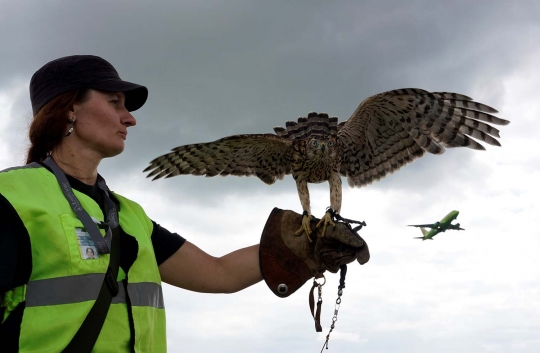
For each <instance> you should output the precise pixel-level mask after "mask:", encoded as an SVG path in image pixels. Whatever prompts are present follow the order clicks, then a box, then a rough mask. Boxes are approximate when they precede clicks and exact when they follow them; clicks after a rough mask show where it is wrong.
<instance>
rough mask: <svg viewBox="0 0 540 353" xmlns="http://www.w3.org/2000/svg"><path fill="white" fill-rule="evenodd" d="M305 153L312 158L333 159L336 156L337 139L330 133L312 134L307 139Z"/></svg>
mask: <svg viewBox="0 0 540 353" xmlns="http://www.w3.org/2000/svg"><path fill="white" fill-rule="evenodd" d="M306 142H307V144H306V153H307V155H308V157H309V158H312V159H334V158H335V157H336V156H337V140H336V138H335V137H334V136H331V135H326V136H325V135H313V136H311V137H309V138H308V139H307V141H306Z"/></svg>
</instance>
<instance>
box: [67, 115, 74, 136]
mask: <svg viewBox="0 0 540 353" xmlns="http://www.w3.org/2000/svg"><path fill="white" fill-rule="evenodd" d="M74 122H75V119H73V120H70V121H69V125H68V126H69V130H68V132H67V134H66V136H65V137H68V136H69V135H71V133H72V132H73V123H74Z"/></svg>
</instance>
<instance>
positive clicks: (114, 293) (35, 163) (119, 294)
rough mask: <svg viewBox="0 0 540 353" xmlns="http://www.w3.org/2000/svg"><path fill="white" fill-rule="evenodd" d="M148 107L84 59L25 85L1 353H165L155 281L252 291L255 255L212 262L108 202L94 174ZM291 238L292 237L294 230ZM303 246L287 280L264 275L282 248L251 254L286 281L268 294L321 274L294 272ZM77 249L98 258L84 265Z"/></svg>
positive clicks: (3, 214) (54, 64)
mask: <svg viewBox="0 0 540 353" xmlns="http://www.w3.org/2000/svg"><path fill="white" fill-rule="evenodd" d="M147 96H148V90H147V89H146V87H144V86H140V85H137V84H134V83H130V82H126V81H122V80H121V79H120V77H119V76H118V73H117V72H116V70H115V69H114V67H113V66H112V65H111V64H110V63H108V62H107V61H105V60H104V59H102V58H99V57H96V56H90V55H84V56H83V55H76V56H69V57H64V58H60V59H57V60H54V61H51V62H50V63H48V64H46V65H45V66H43V67H42V68H41V69H39V70H38V71H37V72H36V73H35V74H34V76H33V77H32V80H31V82H30V99H31V102H32V109H33V113H34V119H33V121H32V124H31V126H30V130H29V137H30V142H31V146H30V149H29V151H28V157H27V165H25V166H23V167H15V168H10V169H7V170H4V171H0V229H1V230H2V231H1V232H0V299H2V301H0V304H1V305H0V319H1V320H2V324H1V325H0V342H1V344H0V347H1V348H2V352H17V351H21V352H27V351H28V352H37V351H39V352H61V351H62V352H90V351H92V349H93V351H94V352H109V351H114V352H164V351H166V338H165V312H164V304H163V297H162V291H161V281H164V282H166V283H169V284H171V285H174V286H177V287H180V288H184V289H188V290H192V291H197V292H206V293H232V292H236V291H239V290H241V289H243V288H246V287H248V286H250V285H252V284H254V283H257V282H259V281H261V280H262V278H263V276H262V274H261V269H260V265H259V245H253V246H250V247H247V248H244V249H240V250H237V251H235V252H232V253H230V254H228V255H225V256H223V257H220V258H217V257H213V256H210V255H208V254H207V253H205V252H204V251H202V250H201V249H199V248H198V247H196V246H195V245H193V244H192V243H190V242H189V241H186V240H185V239H183V238H182V237H181V236H180V235H178V234H176V233H171V232H169V231H168V230H166V229H164V228H163V227H161V226H159V225H158V224H157V223H156V222H154V221H153V220H151V219H149V218H148V217H147V216H146V214H145V213H144V211H143V209H142V208H141V207H140V206H139V205H138V204H136V203H135V202H133V201H131V200H129V199H127V198H125V197H123V196H121V195H118V194H116V193H112V192H110V191H109V189H108V188H107V185H106V183H105V181H104V180H103V178H102V177H101V176H100V175H99V174H98V167H99V164H100V162H101V161H102V160H103V159H104V158H109V157H114V156H116V155H118V154H120V153H121V152H122V151H123V150H124V142H125V140H126V138H127V135H128V128H130V127H133V126H135V125H136V123H137V121H136V120H135V118H134V117H133V115H132V114H131V112H132V111H134V110H137V109H138V108H140V107H141V106H142V105H143V104H144V103H145V102H146V99H147ZM277 228H279V227H277ZM289 228H290V229H291V231H290V232H289V233H290V235H291V236H292V235H293V234H294V231H295V229H296V228H297V224H294V225H291V226H290V227H289ZM279 232H281V231H280V230H279ZM278 238H279V239H281V236H278ZM279 241H281V240H279ZM274 243H275V242H273V243H272V244H274ZM296 243H297V244H302V243H301V242H299V241H296ZM304 245H305V244H304ZM304 245H301V246H302V249H303V251H307V255H304V254H302V255H301V256H300V257H301V259H300V260H298V259H296V257H297V256H298V255H299V252H295V251H293V253H291V255H287V256H292V257H295V259H294V260H291V259H285V260H284V261H285V263H286V264H287V265H286V266H285V267H287V266H290V264H294V266H293V267H295V269H294V270H293V271H292V272H290V273H289V272H288V269H285V268H284V266H277V267H276V266H274V265H275V264H278V265H279V261H274V255H275V253H276V252H279V253H280V256H282V255H283V254H284V251H283V249H286V248H285V245H283V244H281V245H280V246H281V248H279V249H280V250H279V251H277V250H273V249H271V248H272V246H270V247H269V251H265V252H264V254H265V255H264V256H262V255H261V256H262V258H264V259H266V260H263V261H262V263H263V270H262V272H267V271H266V270H264V267H265V265H264V263H265V261H267V262H268V261H269V263H270V264H271V265H272V266H274V268H275V269H274V270H268V271H270V272H271V271H277V272H276V273H275V274H272V276H270V277H272V280H273V281H275V283H276V284H278V283H288V282H287V281H283V280H282V277H283V276H284V275H287V276H289V277H290V278H293V279H294V280H295V281H296V282H295V283H296V284H295V288H294V289H292V290H289V289H288V287H287V286H284V285H283V284H280V286H279V289H278V286H277V285H275V286H274V287H275V288H272V290H273V291H274V293H276V294H278V295H280V296H287V295H288V294H290V293H292V292H293V291H294V290H296V289H297V288H298V287H299V286H301V285H302V284H303V283H304V282H305V281H306V280H307V279H308V278H310V277H311V276H313V275H314V274H316V275H320V274H321V273H322V271H324V268H325V266H324V265H321V262H320V261H315V260H310V261H311V262H310V266H311V267H309V266H307V265H306V263H307V262H306V263H304V260H305V259H308V258H309V259H311V258H312V257H313V256H314V255H313V253H314V251H313V247H312V246H311V245H309V246H307V247H306V246H304ZM313 246H314V245H313ZM287 247H289V245H287ZM289 248H290V247H289ZM85 249H89V250H92V249H96V250H97V253H96V254H89V253H88V251H87V250H86V251H87V252H86V255H88V256H85ZM276 249H277V248H276ZM91 252H92V253H93V251H91ZM343 252H344V251H343V249H342V247H340V248H339V256H340V258H343V254H342V253H343ZM287 254H289V253H287ZM90 255H92V256H90ZM94 255H95V256H94ZM327 257H328V256H327ZM86 258H93V261H84V260H85V259H86ZM353 259H354V252H353V253H352V259H351V256H349V257H348V260H347V261H349V262H350V261H352V260H353ZM280 261H281V260H280ZM295 261H296V262H295ZM334 265H335V264H334ZM338 265H339V264H338ZM308 267H309V268H308ZM296 269H299V271H300V272H302V276H300V275H297V274H295V273H294V272H295V270H296ZM265 278H266V274H265ZM299 278H301V280H299ZM267 283H268V280H267ZM283 288H285V289H283ZM290 288H292V286H291V287H290ZM287 291H288V293H287Z"/></svg>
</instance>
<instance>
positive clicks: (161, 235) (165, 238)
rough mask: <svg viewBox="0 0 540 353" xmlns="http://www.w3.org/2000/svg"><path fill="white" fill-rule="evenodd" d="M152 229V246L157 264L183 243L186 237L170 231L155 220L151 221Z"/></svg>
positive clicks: (162, 261)
mask: <svg viewBox="0 0 540 353" xmlns="http://www.w3.org/2000/svg"><path fill="white" fill-rule="evenodd" d="M152 223H153V224H154V229H153V231H152V246H153V247H154V253H155V254H156V261H157V264H158V266H159V265H161V264H162V263H164V262H165V260H167V259H168V258H169V257H171V255H172V254H174V253H175V252H176V251H178V249H180V247H181V246H182V245H184V243H185V242H186V239H184V238H183V237H181V236H180V235H178V234H176V233H171V232H169V231H168V230H167V229H165V228H163V227H162V226H160V225H159V224H157V223H156V222H154V221H152Z"/></svg>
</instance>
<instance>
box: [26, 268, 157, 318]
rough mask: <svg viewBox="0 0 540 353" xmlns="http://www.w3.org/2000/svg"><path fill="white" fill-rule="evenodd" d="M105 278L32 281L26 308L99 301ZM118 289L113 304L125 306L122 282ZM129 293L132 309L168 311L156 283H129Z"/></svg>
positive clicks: (83, 277)
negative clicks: (143, 307) (150, 308)
mask: <svg viewBox="0 0 540 353" xmlns="http://www.w3.org/2000/svg"><path fill="white" fill-rule="evenodd" d="M104 277H105V275H104V274H102V273H91V274H86V275H78V276H69V277H59V278H49V279H42V280H37V281H31V282H29V283H28V285H27V288H26V306H27V307H32V306H45V305H60V304H73V303H80V302H84V301H87V300H96V299H97V297H98V294H99V290H100V288H101V284H102V283H103V279H104ZM118 288H119V292H118V295H117V296H116V297H114V298H113V300H112V302H113V304H118V303H125V302H126V292H125V290H124V285H123V284H122V282H121V281H119V282H118ZM128 292H129V297H130V299H131V305H132V306H151V307H154V308H157V309H164V308H165V306H164V304H163V293H162V289H161V286H160V285H159V284H157V283H153V282H140V283H128Z"/></svg>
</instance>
